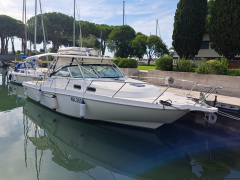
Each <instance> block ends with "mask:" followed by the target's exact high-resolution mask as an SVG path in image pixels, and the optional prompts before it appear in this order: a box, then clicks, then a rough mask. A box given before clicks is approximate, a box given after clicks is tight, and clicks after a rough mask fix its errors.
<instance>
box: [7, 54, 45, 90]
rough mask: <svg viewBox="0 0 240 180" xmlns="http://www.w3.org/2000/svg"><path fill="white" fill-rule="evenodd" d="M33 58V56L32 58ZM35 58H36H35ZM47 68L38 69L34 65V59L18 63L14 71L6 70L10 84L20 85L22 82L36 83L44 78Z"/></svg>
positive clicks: (11, 69)
mask: <svg viewBox="0 0 240 180" xmlns="http://www.w3.org/2000/svg"><path fill="white" fill-rule="evenodd" d="M34 57H35V56H34ZM35 58H36V57H35ZM46 72H47V68H40V67H38V66H37V65H36V59H31V61H27V60H26V61H24V62H20V63H18V65H17V66H16V67H15V69H13V68H10V69H9V70H8V75H9V80H10V82H11V83H15V84H18V85H22V83H23V82H24V81H37V80H41V79H43V77H44V73H46Z"/></svg>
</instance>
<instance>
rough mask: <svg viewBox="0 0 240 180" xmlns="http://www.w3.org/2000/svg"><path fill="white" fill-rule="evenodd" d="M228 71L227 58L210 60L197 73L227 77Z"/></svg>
mask: <svg viewBox="0 0 240 180" xmlns="http://www.w3.org/2000/svg"><path fill="white" fill-rule="evenodd" d="M227 71H228V63H227V59H226V58H221V60H220V61H219V60H209V61H205V62H203V63H202V64H201V65H200V66H199V67H198V68H197V69H196V72H197V73H200V74H219V75H226V74H227Z"/></svg>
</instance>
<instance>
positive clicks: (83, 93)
mask: <svg viewBox="0 0 240 180" xmlns="http://www.w3.org/2000/svg"><path fill="white" fill-rule="evenodd" d="M49 55H51V56H52V57H53V58H54V60H53V63H52V65H51V67H50V68H51V69H50V71H51V72H52V73H51V74H50V75H49V77H48V78H47V80H44V81H27V82H23V86H24V91H25V92H26V95H27V96H28V97H29V98H30V99H33V100H34V101H37V102H39V103H40V104H42V105H44V106H46V107H48V108H51V109H54V110H55V111H57V112H59V113H62V114H65V115H68V116H73V117H77V118H85V119H89V120H100V121H107V122H112V123H120V124H127V125H133V126H140V127H146V128H158V127H159V126H161V125H162V124H164V123H172V122H174V121H176V120H177V119H179V118H180V117H182V116H183V115H185V114H187V113H188V112H190V111H202V112H206V113H214V112H217V111H218V109H217V108H215V107H210V106H208V105H207V104H205V103H204V98H202V99H201V100H199V101H198V102H195V101H193V100H192V99H191V98H189V97H185V96H182V95H179V94H175V93H170V92H167V91H166V90H167V89H168V87H167V88H166V89H165V90H161V89H160V88H159V87H156V86H154V85H151V84H147V83H145V82H142V81H138V80H135V79H132V78H129V77H128V76H126V75H125V74H124V73H123V72H122V70H121V69H120V68H118V67H117V66H116V65H115V64H114V63H113V62H112V60H111V59H110V58H105V57H97V56H92V55H96V53H95V52H94V50H93V49H88V48H66V49H63V50H59V52H58V53H55V54H42V55H38V56H39V57H40V56H49ZM39 57H38V58H39ZM32 58H36V57H35V56H34V57H29V58H28V59H27V60H31V59H32ZM165 81H166V82H167V83H168V84H169V83H171V82H172V79H171V78H167V79H165Z"/></svg>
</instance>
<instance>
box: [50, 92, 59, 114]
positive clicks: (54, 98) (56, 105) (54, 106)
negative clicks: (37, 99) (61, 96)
mask: <svg viewBox="0 0 240 180" xmlns="http://www.w3.org/2000/svg"><path fill="white" fill-rule="evenodd" d="M51 101H52V109H53V110H56V109H57V108H58V102H57V97H56V96H55V95H53V96H52V98H51Z"/></svg>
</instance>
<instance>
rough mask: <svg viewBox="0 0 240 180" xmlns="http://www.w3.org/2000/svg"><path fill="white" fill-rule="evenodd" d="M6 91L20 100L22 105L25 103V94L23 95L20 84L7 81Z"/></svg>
mask: <svg viewBox="0 0 240 180" xmlns="http://www.w3.org/2000/svg"><path fill="white" fill-rule="evenodd" d="M8 92H9V94H10V95H11V96H15V97H16V98H17V101H18V102H20V103H21V104H22V105H24V104H25V102H26V98H27V96H26V95H25V93H24V89H23V87H22V86H18V85H16V84H12V83H8Z"/></svg>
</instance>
